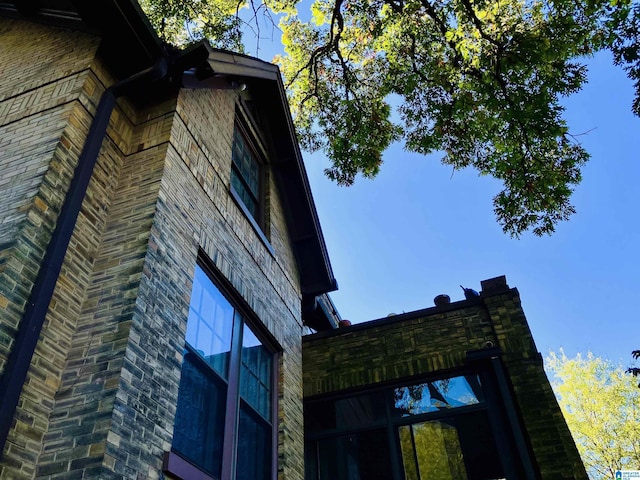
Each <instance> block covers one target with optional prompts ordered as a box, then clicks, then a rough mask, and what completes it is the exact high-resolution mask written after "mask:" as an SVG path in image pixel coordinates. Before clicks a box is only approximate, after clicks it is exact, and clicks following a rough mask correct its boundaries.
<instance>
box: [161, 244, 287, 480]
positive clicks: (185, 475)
mask: <svg viewBox="0 0 640 480" xmlns="http://www.w3.org/2000/svg"><path fill="white" fill-rule="evenodd" d="M197 267H199V268H201V269H202V270H203V272H204V273H205V275H206V277H207V278H208V279H209V281H210V282H211V284H212V285H213V286H214V287H215V288H216V289H218V291H219V292H220V293H221V295H222V296H223V297H224V298H225V299H226V300H227V301H228V302H229V303H230V304H231V306H232V307H233V309H234V315H233V327H232V328H233V333H232V340H231V350H230V358H229V370H228V374H227V376H228V379H227V380H225V379H224V378H223V377H222V376H221V375H220V373H219V372H216V371H215V370H214V369H213V368H212V367H211V366H210V365H208V363H207V362H206V360H204V358H202V356H201V355H199V354H198V353H197V351H196V349H195V348H194V347H193V346H192V345H190V344H188V343H187V342H186V339H185V347H184V348H185V352H189V353H192V354H195V355H196V357H197V362H198V363H199V364H201V366H206V368H208V369H210V370H211V371H210V372H209V373H210V374H211V375H215V376H216V377H217V381H219V382H225V383H226V385H227V391H226V403H225V405H226V406H225V417H224V439H225V440H226V441H224V443H223V453H222V471H221V475H220V478H226V479H235V478H236V464H237V454H238V442H239V417H240V411H241V405H242V404H244V405H245V407H248V408H249V409H251V411H252V413H253V414H256V415H259V416H260V417H261V418H262V419H263V420H265V419H264V417H263V416H262V415H261V414H260V412H258V411H257V410H256V409H255V408H254V407H253V406H252V405H251V404H250V403H249V402H248V401H246V400H244V399H243V398H241V391H240V370H241V364H242V350H243V333H242V331H243V329H244V327H247V328H249V329H250V330H251V332H252V333H253V335H254V336H255V337H256V338H257V339H258V340H259V341H260V343H261V344H262V345H263V346H264V347H265V348H266V350H267V351H268V353H269V354H270V356H271V371H270V375H271V392H270V408H269V411H270V421H269V420H265V423H266V424H268V425H269V427H270V429H271V435H270V447H271V455H270V462H271V471H270V475H269V479H270V480H276V479H277V472H278V430H279V420H280V419H279V418H278V397H279V391H278V390H279V385H278V378H279V370H280V363H281V355H282V349H281V347H280V346H279V345H278V343H277V341H276V340H275V339H274V338H273V336H272V335H271V334H270V333H269V332H268V330H267V329H266V327H265V326H264V325H263V324H262V323H261V322H259V320H258V319H257V316H256V315H255V313H253V311H252V310H251V309H250V307H249V306H248V305H247V304H246V302H245V301H244V299H243V298H242V297H241V296H240V294H238V292H237V291H236V290H235V289H234V288H233V286H232V285H231V284H230V282H229V281H228V280H227V279H226V278H224V276H223V275H222V274H221V273H220V272H219V271H218V270H217V269H216V268H215V267H214V266H213V265H212V264H211V263H210V261H209V260H208V259H207V258H206V256H205V255H204V254H203V253H202V252H200V255H199V257H198V261H197ZM194 273H195V271H194ZM227 439H233V440H232V441H228V440H227ZM163 471H164V472H166V473H169V474H171V475H173V476H175V477H177V478H179V479H184V480H191V479H198V480H200V479H202V480H219V479H218V477H216V476H214V475H212V474H211V473H210V472H207V471H205V470H203V469H202V468H200V467H199V466H197V465H196V464H194V463H193V462H192V461H190V460H189V459H188V458H186V457H185V456H183V455H181V454H180V453H178V452H176V451H175V450H174V448H173V445H172V448H171V450H170V451H169V452H165V456H164V461H163Z"/></svg>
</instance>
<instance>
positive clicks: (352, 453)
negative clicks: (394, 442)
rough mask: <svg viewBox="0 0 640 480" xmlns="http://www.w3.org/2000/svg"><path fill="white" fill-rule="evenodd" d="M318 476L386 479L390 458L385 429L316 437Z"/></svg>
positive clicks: (324, 478) (344, 479) (331, 479)
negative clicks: (330, 436)
mask: <svg viewBox="0 0 640 480" xmlns="http://www.w3.org/2000/svg"><path fill="white" fill-rule="evenodd" d="M317 446H318V478H319V479H320V480H337V479H340V480H389V479H391V478H393V474H392V472H391V458H390V456H389V444H388V441H387V434H386V431H385V430H383V429H380V430H370V431H367V432H362V433H358V434H353V435H344V436H341V437H335V438H328V439H323V440H319V441H318V443H317Z"/></svg>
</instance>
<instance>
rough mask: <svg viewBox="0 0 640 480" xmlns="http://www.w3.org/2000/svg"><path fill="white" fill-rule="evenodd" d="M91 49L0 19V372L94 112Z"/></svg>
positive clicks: (91, 42)
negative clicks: (0, 80) (0, 200)
mask: <svg viewBox="0 0 640 480" xmlns="http://www.w3.org/2000/svg"><path fill="white" fill-rule="evenodd" d="M97 47H98V40H97V39H96V38H93V37H89V36H86V35H82V34H79V33H72V32H67V31H63V30H58V29H53V28H47V27H43V26H40V25H34V24H31V23H26V22H20V21H17V20H9V19H5V18H0V72H1V75H2V82H0V196H1V197H2V202H0V319H1V321H0V372H2V371H3V370H4V365H5V362H6V360H7V356H8V354H9V351H10V350H11V348H12V344H13V338H14V336H15V332H16V329H17V326H18V322H19V321H20V319H21V318H22V314H23V312H24V308H25V305H26V302H27V299H28V296H29V292H30V290H31V286H32V284H33V281H34V279H35V276H36V273H37V271H38V269H39V265H40V262H41V261H42V257H43V255H44V250H45V248H46V245H47V243H48V241H49V238H50V235H51V232H52V230H53V227H54V225H55V220H56V218H57V215H58V213H59V210H60V207H61V205H62V201H63V199H64V193H65V192H66V190H67V188H68V185H69V182H70V179H71V176H72V174H73V170H74V168H75V164H76V161H77V156H78V154H79V152H80V149H81V148H82V142H83V139H84V136H85V135H86V132H87V129H88V123H89V121H90V112H91V111H92V110H94V109H95V107H94V102H95V92H94V90H95V86H94V85H93V83H92V81H91V80H90V78H89V77H90V70H89V67H90V65H91V63H92V62H93V58H94V56H95V50H96V49H97Z"/></svg>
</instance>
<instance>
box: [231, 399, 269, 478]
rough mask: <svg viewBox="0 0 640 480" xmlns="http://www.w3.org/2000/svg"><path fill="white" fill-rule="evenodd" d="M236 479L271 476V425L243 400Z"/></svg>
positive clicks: (239, 423) (239, 424) (239, 422)
mask: <svg viewBox="0 0 640 480" xmlns="http://www.w3.org/2000/svg"><path fill="white" fill-rule="evenodd" d="M236 465H237V472H236V479H237V480H268V479H269V478H271V426H270V425H269V424H268V423H267V422H265V421H264V419H263V418H261V417H260V415H257V414H256V413H255V412H253V411H252V410H251V409H250V408H248V407H247V406H246V404H245V403H244V402H241V403H240V418H239V421H238V461H237V463H236Z"/></svg>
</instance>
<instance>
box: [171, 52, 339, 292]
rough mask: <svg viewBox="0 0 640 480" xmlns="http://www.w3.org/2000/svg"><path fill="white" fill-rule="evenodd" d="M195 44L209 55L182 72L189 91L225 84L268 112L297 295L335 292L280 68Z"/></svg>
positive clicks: (274, 169)
mask: <svg viewBox="0 0 640 480" xmlns="http://www.w3.org/2000/svg"><path fill="white" fill-rule="evenodd" d="M200 45H202V46H203V48H206V49H207V50H208V52H209V55H208V58H207V61H206V65H202V66H200V67H199V68H197V69H194V70H191V71H188V72H185V79H184V80H183V83H184V84H185V85H187V86H190V87H194V88H224V86H223V85H224V83H225V82H226V84H227V85H231V84H232V83H234V84H244V85H246V86H247V89H248V90H250V91H251V93H252V101H253V102H254V103H255V104H256V107H257V109H258V110H259V111H261V112H267V113H268V115H269V122H268V124H269V130H270V131H269V133H270V138H271V142H272V147H273V149H274V152H273V158H271V159H270V160H271V162H270V164H271V167H272V171H273V174H274V176H275V179H276V183H277V185H278V187H279V191H280V195H281V197H282V203H283V208H284V211H285V216H286V219H287V226H288V229H289V234H290V237H291V241H292V244H293V249H294V253H295V256H296V260H297V264H298V267H299V270H300V281H301V288H302V293H303V296H304V297H305V300H306V301H307V302H309V301H311V300H314V299H315V297H317V296H320V295H322V294H324V293H327V292H330V291H333V290H336V289H337V288H338V287H337V282H336V280H335V278H334V276H333V271H332V269H331V263H330V261H329V255H328V253H327V249H326V245H325V241H324V237H323V235H322V229H321V227H320V221H319V219H318V214H317V211H316V207H315V204H314V201H313V197H312V195H311V188H310V186H309V179H308V177H307V173H306V170H305V167H304V163H303V160H302V154H301V152H300V147H299V145H298V141H297V137H296V132H295V127H294V125H293V119H292V118H291V113H290V110H289V103H288V101H287V97H286V92H285V87H284V84H283V82H282V76H281V75H280V69H279V68H278V67H277V66H276V65H274V64H272V63H268V62H265V61H262V60H259V59H257V58H253V57H249V56H246V55H241V54H237V53H232V52H229V51H226V50H219V49H216V48H213V47H211V46H210V45H209V44H208V43H207V42H202V43H201V44H200ZM194 48H196V46H194Z"/></svg>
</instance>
